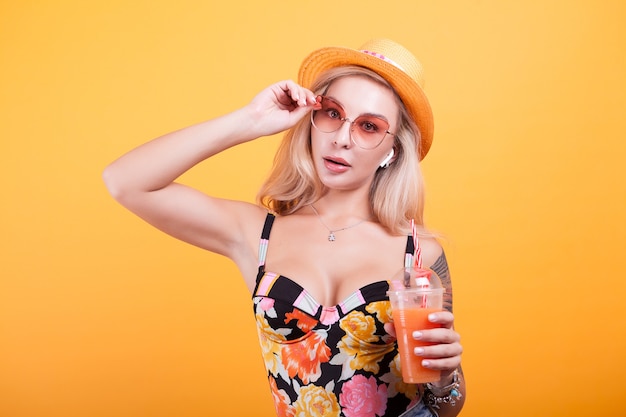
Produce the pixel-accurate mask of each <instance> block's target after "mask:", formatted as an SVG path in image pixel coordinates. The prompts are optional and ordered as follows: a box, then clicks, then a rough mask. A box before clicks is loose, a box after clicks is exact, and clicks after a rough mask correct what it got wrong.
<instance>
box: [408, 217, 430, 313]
mask: <svg viewBox="0 0 626 417" xmlns="http://www.w3.org/2000/svg"><path fill="white" fill-rule="evenodd" d="M411 233H412V235H413V247H414V248H415V255H414V256H413V259H414V267H415V268H416V269H421V268H422V248H421V247H420V244H419V239H418V238H417V227H416V226H415V220H413V219H411ZM415 285H416V286H417V288H421V289H428V288H430V274H425V275H421V274H420V275H419V276H417V277H415ZM421 306H422V308H426V307H427V297H426V294H423V295H422V301H421Z"/></svg>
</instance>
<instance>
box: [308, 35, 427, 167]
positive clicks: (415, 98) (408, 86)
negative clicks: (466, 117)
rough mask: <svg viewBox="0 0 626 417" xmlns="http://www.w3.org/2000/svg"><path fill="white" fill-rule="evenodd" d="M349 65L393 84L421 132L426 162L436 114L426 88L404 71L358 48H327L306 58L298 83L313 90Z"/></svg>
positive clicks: (421, 151)
mask: <svg viewBox="0 0 626 417" xmlns="http://www.w3.org/2000/svg"><path fill="white" fill-rule="evenodd" d="M346 65H357V66H361V67H365V68H369V69H371V70H372V71H374V72H376V73H378V74H379V75H380V76H382V77H383V78H384V79H385V80H387V82H389V84H390V85H391V86H392V87H393V89H394V90H395V91H396V93H397V94H398V96H400V99H401V100H402V102H403V103H404V105H405V106H406V108H407V110H408V112H409V114H410V115H411V117H412V118H413V121H414V122H415V123H416V124H417V126H418V128H419V130H420V135H421V144H420V147H419V159H420V160H422V159H423V158H424V157H425V156H426V154H427V153H428V150H429V149H430V145H431V144H432V141H433V131H434V123H433V112H432V109H431V107H430V103H429V102H428V99H427V98H426V94H424V91H423V90H422V88H421V87H420V86H419V85H418V84H417V82H415V80H413V79H412V78H411V77H409V76H408V75H407V74H406V73H405V72H404V71H402V70H401V69H400V68H398V67H396V66H394V65H393V64H390V63H388V62H385V61H383V60H382V59H380V58H377V57H374V56H371V55H368V54H365V53H363V52H361V51H357V50H355V49H350V48H343V47H326V48H322V49H318V50H316V51H313V52H312V53H311V54H309V56H307V57H306V58H305V59H304V61H303V62H302V65H301V66H300V71H299V72H298V82H299V84H300V85H302V86H303V87H306V88H310V87H311V85H312V84H313V82H314V81H315V79H317V77H318V76H319V75H320V74H321V73H323V72H324V71H327V70H329V69H331V68H335V67H341V66H346Z"/></svg>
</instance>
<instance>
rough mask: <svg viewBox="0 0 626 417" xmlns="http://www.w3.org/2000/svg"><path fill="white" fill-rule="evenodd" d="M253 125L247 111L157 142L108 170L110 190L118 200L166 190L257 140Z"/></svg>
mask: <svg viewBox="0 0 626 417" xmlns="http://www.w3.org/2000/svg"><path fill="white" fill-rule="evenodd" d="M251 123H252V122H251V120H250V118H249V117H247V114H246V111H245V109H240V110H237V111H234V112H232V113H229V114H226V115H224V116H222V117H219V118H217V119H213V120H209V121H207V122H203V123H199V124H196V125H193V126H190V127H187V128H184V129H181V130H178V131H175V132H172V133H169V134H166V135H164V136H161V137H159V138H157V139H154V140H152V141H150V142H148V143H146V144H144V145H141V146H139V147H138V148H135V149H133V150H132V151H130V152H128V153H126V154H125V155H123V156H121V157H120V158H119V159H117V160H116V161H114V162H113V163H111V164H110V165H109V166H108V167H107V168H106V169H105V171H104V175H103V176H104V180H105V183H106V185H107V188H108V189H109V191H110V192H111V194H113V196H115V197H116V198H121V197H123V195H124V194H126V193H128V192H149V191H155V190H159V189H162V188H163V187H166V186H167V185H169V184H171V183H172V182H173V181H174V180H175V179H176V178H178V177H179V176H180V175H182V174H183V173H184V172H186V171H187V170H189V169H190V168H191V167H193V166H194V165H196V164H198V163H199V162H201V161H203V160H205V159H207V158H209V157H211V156H213V155H215V154H217V153H219V152H221V151H223V150H225V149H227V148H230V147H232V146H235V145H237V144H239V143H243V142H246V141H249V140H252V139H254V137H253V136H250V133H249V132H252V131H253V129H251Z"/></svg>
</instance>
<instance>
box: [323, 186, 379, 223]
mask: <svg viewBox="0 0 626 417" xmlns="http://www.w3.org/2000/svg"><path fill="white" fill-rule="evenodd" d="M313 205H314V206H315V208H316V209H317V211H318V213H319V214H320V215H321V216H323V217H324V219H328V220H329V221H337V223H339V224H342V223H345V222H350V220H360V219H370V218H371V217H372V210H371V208H370V203H369V199H368V196H365V197H363V196H361V195H356V194H355V193H341V192H333V193H332V194H326V195H324V196H323V197H322V198H320V199H319V200H317V201H315V202H314V203H313Z"/></svg>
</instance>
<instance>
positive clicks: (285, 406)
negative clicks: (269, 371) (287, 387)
mask: <svg viewBox="0 0 626 417" xmlns="http://www.w3.org/2000/svg"><path fill="white" fill-rule="evenodd" d="M269 381H270V389H271V390H272V398H274V407H275V408H276V415H277V416H278V417H294V414H295V410H294V408H293V407H292V406H291V400H290V399H289V396H288V395H287V393H286V392H285V391H284V390H282V389H281V390H279V389H278V386H277V385H276V380H275V379H274V378H273V377H272V376H270V377H269Z"/></svg>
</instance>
